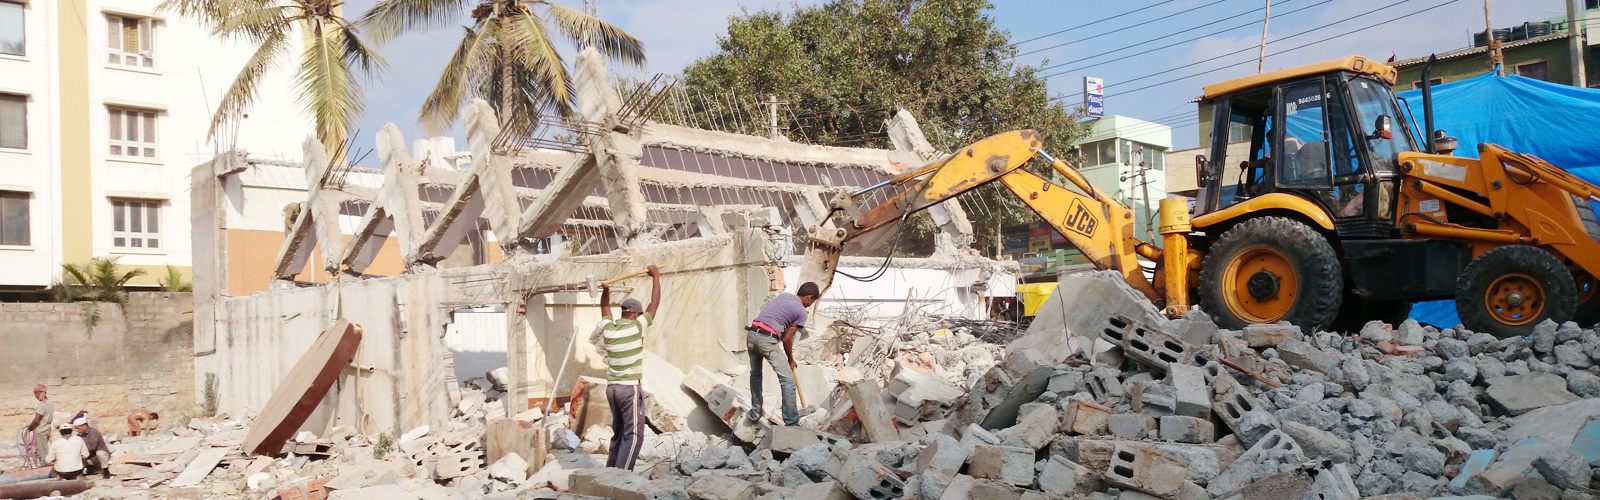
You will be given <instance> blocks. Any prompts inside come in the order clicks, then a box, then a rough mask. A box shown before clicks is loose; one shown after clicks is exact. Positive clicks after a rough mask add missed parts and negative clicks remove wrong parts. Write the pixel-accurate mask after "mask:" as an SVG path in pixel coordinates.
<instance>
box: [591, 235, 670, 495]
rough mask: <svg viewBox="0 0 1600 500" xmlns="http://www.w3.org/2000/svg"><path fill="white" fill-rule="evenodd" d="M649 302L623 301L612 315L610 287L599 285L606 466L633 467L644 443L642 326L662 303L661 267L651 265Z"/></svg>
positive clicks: (650, 321)
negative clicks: (607, 422) (607, 411)
mask: <svg viewBox="0 0 1600 500" xmlns="http://www.w3.org/2000/svg"><path fill="white" fill-rule="evenodd" d="M649 273H650V306H649V307H640V305H639V299H633V298H630V299H627V300H623V301H622V317H621V318H614V317H612V316H611V287H610V286H608V285H605V284H602V285H600V316H601V317H602V319H601V321H600V332H599V333H600V335H599V337H600V341H601V352H603V353H605V356H606V401H607V402H608V403H610V404H611V430H612V437H611V450H610V453H609V454H607V456H606V467H616V468H618V469H627V470H633V462H634V461H635V460H638V459H639V448H641V447H643V446H644V441H643V439H644V391H642V390H640V389H639V381H640V379H642V378H644V330H645V328H648V327H649V326H650V324H652V323H654V322H655V319H656V307H657V306H659V305H661V270H660V269H658V268H656V266H650V268H649Z"/></svg>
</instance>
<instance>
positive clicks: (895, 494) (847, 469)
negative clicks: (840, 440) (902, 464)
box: [833, 452, 905, 498]
mask: <svg viewBox="0 0 1600 500" xmlns="http://www.w3.org/2000/svg"><path fill="white" fill-rule="evenodd" d="M846 453H849V452H846ZM849 455H850V456H849V458H848V459H847V460H846V461H845V463H844V467H843V468H842V469H841V470H840V472H839V473H838V474H834V476H833V477H834V479H837V480H838V481H839V484H840V485H842V486H843V487H844V490H845V491H848V492H850V494H852V495H855V496H856V498H900V497H901V496H903V495H905V481H902V480H901V479H900V476H898V475H896V474H895V473H894V472H892V471H890V470H889V469H888V468H886V467H884V466H882V465H879V464H878V463H877V462H873V461H871V460H867V459H865V458H862V457H861V456H860V455H857V454H855V453H849Z"/></svg>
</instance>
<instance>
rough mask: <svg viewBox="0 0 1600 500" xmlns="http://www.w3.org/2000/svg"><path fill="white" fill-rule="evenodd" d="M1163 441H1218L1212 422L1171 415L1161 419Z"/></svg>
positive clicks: (1193, 442)
mask: <svg viewBox="0 0 1600 500" xmlns="http://www.w3.org/2000/svg"><path fill="white" fill-rule="evenodd" d="M1161 439H1162V440H1164V441H1172V442H1177V443H1192V444H1203V443H1210V442H1212V441H1215V440H1216V429H1215V428H1214V427H1213V426H1212V425H1211V421H1210V420H1201V419H1198V418H1195V417H1185V416H1181V415H1171V416H1166V417H1161Z"/></svg>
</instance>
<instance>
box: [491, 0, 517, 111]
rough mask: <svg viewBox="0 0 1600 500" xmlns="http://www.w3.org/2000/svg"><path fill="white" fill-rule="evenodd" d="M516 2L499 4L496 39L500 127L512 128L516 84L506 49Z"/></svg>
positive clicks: (505, 0) (514, 0)
mask: <svg viewBox="0 0 1600 500" xmlns="http://www.w3.org/2000/svg"><path fill="white" fill-rule="evenodd" d="M514 2H516V0H504V1H503V2H498V3H497V6H496V7H495V8H496V9H501V10H500V15H499V17H498V19H499V21H500V36H497V37H495V38H496V41H497V42H499V49H500V127H501V128H505V127H509V126H511V88H512V86H513V84H515V83H516V80H514V79H513V78H512V76H511V53H510V51H509V50H507V48H506V41H505V40H506V39H505V35H506V33H507V32H508V31H510V28H511V18H510V16H511V9H513V8H516V6H515V5H514Z"/></svg>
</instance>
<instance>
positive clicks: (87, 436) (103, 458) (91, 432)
mask: <svg viewBox="0 0 1600 500" xmlns="http://www.w3.org/2000/svg"><path fill="white" fill-rule="evenodd" d="M72 427H73V429H75V430H77V431H78V437H81V438H83V445H84V446H85V447H87V448H89V464H88V465H89V468H88V469H86V471H88V472H99V473H100V477H103V478H106V479H111V447H109V446H106V438H105V436H102V435H100V429H96V428H93V427H89V417H88V416H80V417H78V418H75V419H73V420H72Z"/></svg>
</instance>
